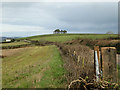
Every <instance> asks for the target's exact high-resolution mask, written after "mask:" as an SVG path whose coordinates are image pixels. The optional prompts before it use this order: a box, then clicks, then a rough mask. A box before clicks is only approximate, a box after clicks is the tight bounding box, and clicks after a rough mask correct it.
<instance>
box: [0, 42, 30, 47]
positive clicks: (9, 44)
mask: <svg viewBox="0 0 120 90" xmlns="http://www.w3.org/2000/svg"><path fill="white" fill-rule="evenodd" d="M23 44H29V43H27V42H23V41H20V42H11V43H2V44H0V46H16V45H23Z"/></svg>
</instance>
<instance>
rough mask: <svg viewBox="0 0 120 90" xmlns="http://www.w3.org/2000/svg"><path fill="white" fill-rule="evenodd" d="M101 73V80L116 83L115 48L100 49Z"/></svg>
mask: <svg viewBox="0 0 120 90" xmlns="http://www.w3.org/2000/svg"><path fill="white" fill-rule="evenodd" d="M101 54H102V71H103V79H105V80H108V81H111V82H117V79H118V73H117V60H116V48H115V47H102V48H101Z"/></svg>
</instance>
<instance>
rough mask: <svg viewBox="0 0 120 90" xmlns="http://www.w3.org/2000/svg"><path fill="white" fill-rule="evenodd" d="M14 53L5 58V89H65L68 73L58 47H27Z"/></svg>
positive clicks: (3, 69) (3, 79) (3, 67)
mask: <svg viewBox="0 0 120 90" xmlns="http://www.w3.org/2000/svg"><path fill="white" fill-rule="evenodd" d="M11 50H12V49H11ZM4 52H5V51H4ZM13 52H14V54H11V55H9V56H7V57H5V58H3V62H2V74H3V76H2V87H3V88H38V87H39V88H63V87H65V85H66V79H65V77H64V75H65V73H66V71H65V70H64V68H63V61H62V59H61V56H60V54H59V51H58V49H57V48H56V46H54V45H53V46H43V47H37V46H35V47H26V48H21V49H20V51H18V49H17V53H15V52H16V50H15V49H14V50H13ZM6 53H7V50H6ZM6 55H7V54H6Z"/></svg>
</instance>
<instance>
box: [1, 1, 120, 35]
mask: <svg viewBox="0 0 120 90" xmlns="http://www.w3.org/2000/svg"><path fill="white" fill-rule="evenodd" d="M117 5H118V3H117V2H2V7H1V8H2V35H3V36H33V35H42V34H52V33H53V30H55V29H62V30H67V31H68V33H106V32H107V31H112V32H114V33H117V32H118V29H117V28H118V12H117V11H118V6H117Z"/></svg>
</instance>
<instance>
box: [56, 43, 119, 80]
mask: <svg viewBox="0 0 120 90" xmlns="http://www.w3.org/2000/svg"><path fill="white" fill-rule="evenodd" d="M57 46H58V47H59V48H60V50H61V51H62V54H63V55H64V56H65V57H66V58H65V63H66V65H65V67H66V68H67V70H68V71H69V76H68V77H69V78H70V79H69V81H72V80H74V79H77V78H79V77H80V76H81V77H82V78H85V77H86V76H88V77H89V79H90V81H92V80H94V79H95V80H96V81H99V80H100V79H101V80H102V79H103V80H108V81H112V82H117V73H118V72H117V61H116V48H114V47H102V48H99V46H95V47H94V51H93V50H91V49H90V48H89V47H87V46H84V45H79V44H78V45H76V44H75V45H65V44H57Z"/></svg>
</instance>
